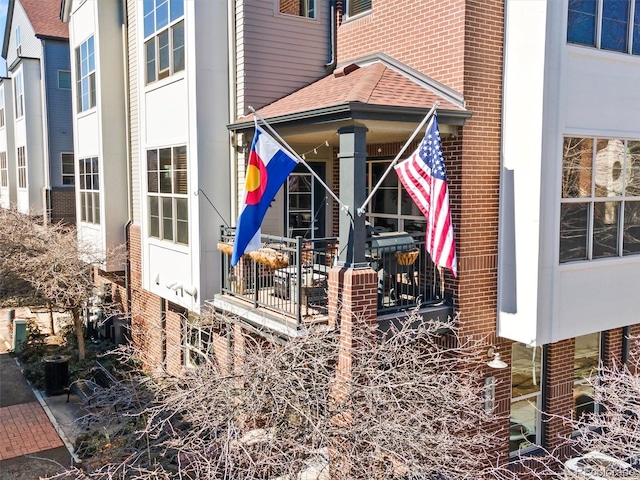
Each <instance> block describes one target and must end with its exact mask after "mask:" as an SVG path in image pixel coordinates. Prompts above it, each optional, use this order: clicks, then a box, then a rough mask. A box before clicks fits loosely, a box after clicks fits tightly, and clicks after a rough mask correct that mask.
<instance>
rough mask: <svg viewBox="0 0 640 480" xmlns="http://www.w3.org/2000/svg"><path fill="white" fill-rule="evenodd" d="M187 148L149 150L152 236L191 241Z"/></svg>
mask: <svg viewBox="0 0 640 480" xmlns="http://www.w3.org/2000/svg"><path fill="white" fill-rule="evenodd" d="M187 192H188V190H187V147H186V146H180V147H173V148H171V147H168V148H160V149H153V150H148V151H147V193H148V198H149V236H150V237H154V238H159V239H160V240H168V241H171V242H174V243H180V244H183V245H188V244H189V203H188V202H189V199H188V196H187Z"/></svg>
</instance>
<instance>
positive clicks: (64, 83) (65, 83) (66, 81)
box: [58, 70, 71, 90]
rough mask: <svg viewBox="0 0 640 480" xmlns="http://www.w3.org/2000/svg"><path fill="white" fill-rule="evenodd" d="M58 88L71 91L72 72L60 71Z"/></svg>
mask: <svg viewBox="0 0 640 480" xmlns="http://www.w3.org/2000/svg"><path fill="white" fill-rule="evenodd" d="M58 88H60V89H62V90H71V72H70V71H69V70H58Z"/></svg>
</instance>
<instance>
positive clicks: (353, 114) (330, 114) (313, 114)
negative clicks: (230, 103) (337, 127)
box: [227, 102, 473, 131]
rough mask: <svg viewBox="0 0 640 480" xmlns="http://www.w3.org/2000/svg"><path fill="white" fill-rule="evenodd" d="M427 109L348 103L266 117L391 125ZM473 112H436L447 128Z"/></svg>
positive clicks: (239, 126) (245, 125)
mask: <svg viewBox="0 0 640 480" xmlns="http://www.w3.org/2000/svg"><path fill="white" fill-rule="evenodd" d="M427 110H428V109H427V108H416V107H396V106H392V105H370V104H366V103H362V102H348V103H342V104H339V105H331V106H328V107H321V108H316V109H313V110H305V111H302V112H294V113H287V114H285V115H278V116H275V117H267V120H268V121H269V124H271V125H277V124H280V125H282V124H286V123H292V124H293V123H295V124H296V126H300V125H303V124H317V123H326V122H330V121H340V120H343V121H347V120H387V121H394V122H399V121H400V122H415V123H418V122H420V120H422V119H423V118H424V116H425V114H426V112H427ZM472 115H473V112H471V111H469V110H441V109H438V117H439V118H440V119H441V120H440V123H442V124H445V123H446V124H449V125H460V126H462V125H464V124H465V122H466V120H467V119H469V118H471V116H472ZM248 118H250V120H248V121H243V122H238V123H231V124H229V125H227V128H228V129H229V130H232V131H238V130H250V129H253V127H254V124H253V117H248Z"/></svg>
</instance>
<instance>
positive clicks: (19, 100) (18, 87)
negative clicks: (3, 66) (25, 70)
mask: <svg viewBox="0 0 640 480" xmlns="http://www.w3.org/2000/svg"><path fill="white" fill-rule="evenodd" d="M13 88H14V92H15V103H16V120H17V119H19V118H22V117H23V116H24V83H23V81H22V70H20V71H19V72H17V73H16V76H15V77H14V79H13Z"/></svg>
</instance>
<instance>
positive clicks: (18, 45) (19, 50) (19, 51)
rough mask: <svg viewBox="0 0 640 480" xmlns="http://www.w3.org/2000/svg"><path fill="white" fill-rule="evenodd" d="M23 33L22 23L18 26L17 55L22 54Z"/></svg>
mask: <svg viewBox="0 0 640 480" xmlns="http://www.w3.org/2000/svg"><path fill="white" fill-rule="evenodd" d="M21 37H22V35H21V33H20V25H18V26H17V27H16V55H17V56H18V57H19V56H20V55H22V38H21Z"/></svg>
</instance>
